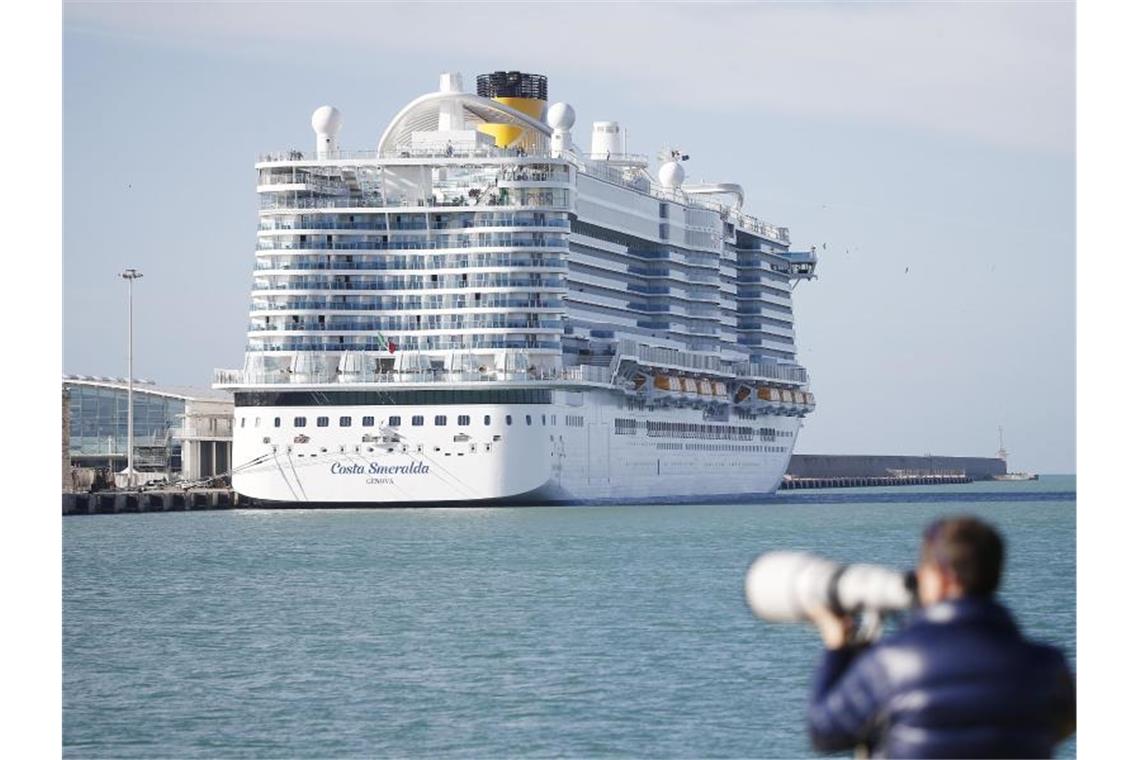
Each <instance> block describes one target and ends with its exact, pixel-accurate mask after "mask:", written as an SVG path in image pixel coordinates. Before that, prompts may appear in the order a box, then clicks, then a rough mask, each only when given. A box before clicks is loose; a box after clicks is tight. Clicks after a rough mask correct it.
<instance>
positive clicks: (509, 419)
mask: <svg viewBox="0 0 1140 760" xmlns="http://www.w3.org/2000/svg"><path fill="white" fill-rule="evenodd" d="M507 424H508V425H510V424H511V415H509V414H508V415H507Z"/></svg>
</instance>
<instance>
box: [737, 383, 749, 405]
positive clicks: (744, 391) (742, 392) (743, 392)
mask: <svg viewBox="0 0 1140 760" xmlns="http://www.w3.org/2000/svg"><path fill="white" fill-rule="evenodd" d="M751 396H752V389H751V388H749V387H748V386H747V385H742V386H740V387H739V388H737V389H736V395H735V396H733V400H734V401H735V402H736V403H738V404H743V403H744V402H745V401H747V400H748V399H749V398H750V397H751Z"/></svg>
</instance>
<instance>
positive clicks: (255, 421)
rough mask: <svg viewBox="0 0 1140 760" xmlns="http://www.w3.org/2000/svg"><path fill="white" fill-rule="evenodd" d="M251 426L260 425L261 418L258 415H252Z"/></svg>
mask: <svg viewBox="0 0 1140 760" xmlns="http://www.w3.org/2000/svg"><path fill="white" fill-rule="evenodd" d="M253 426H254V427H261V418H260V417H254V418H253Z"/></svg>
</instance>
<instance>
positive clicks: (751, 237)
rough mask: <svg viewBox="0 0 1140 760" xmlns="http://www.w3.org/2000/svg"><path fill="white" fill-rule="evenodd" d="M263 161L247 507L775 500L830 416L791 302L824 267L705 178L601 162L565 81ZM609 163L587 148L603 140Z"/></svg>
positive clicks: (515, 83)
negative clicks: (559, 96) (814, 415)
mask: <svg viewBox="0 0 1140 760" xmlns="http://www.w3.org/2000/svg"><path fill="white" fill-rule="evenodd" d="M311 124H312V127H313V130H314V132H315V133H316V146H315V151H314V152H313V153H304V152H301V151H286V152H283V153H279V154H270V155H264V156H261V157H260V159H259V160H258V162H257V164H256V171H257V194H258V199H259V211H258V220H259V224H258V232H257V250H256V254H255V264H254V272H253V288H252V297H251V305H250V313H249V324H248V340H247V345H246V353H245V361H244V365H243V366H242V368H241V369H238V370H216V371H215V376H214V387H216V388H219V389H225V390H228V391H231V392H232V393H233V394H234V417H235V419H234V426H233V434H234V440H233V458H232V462H233V468H232V482H233V487H234V489H235V490H236V491H237V492H238V493H239V494H241V495H242V496H243V497H246V498H247V499H250V500H252V501H254V502H255V503H260V504H266V505H281V506H297V505H307V506H335V505H362V506H363V505H374V506H396V505H400V506H467V505H489V504H516V505H531V504H534V505H538V504H558V503H561V504H566V503H607V502H638V503H646V502H665V501H698V500H707V499H718V500H720V499H742V498H754V497H757V496H760V495H764V494H770V493H772V492H773V491H775V490H776V489H777V488H778V487H779V485H780V483H781V481H782V479H783V475H784V472H785V470H786V468H787V465H788V461H789V459H790V457H791V454H792V449H793V448H794V446H795V442H796V437H797V435H798V432H799V430H800V428H801V426H802V424H803V420H804V417H805V416H806V415H807V414H808V413H810V412H811V411H812V410H813V409H814V408H815V397H814V396H813V394H812V393H811V391H810V386H809V378H808V374H807V372H806V371H805V369H804V367H802V366H801V365H800V364H799V363H798V362H797V360H796V344H795V332H794V328H793V317H792V290H793V288H794V286H795V285H796V284H798V282H799V281H801V280H806V279H812V278H813V277H814V276H815V269H816V263H817V258H816V255H815V252H814V249H811V250H807V251H793V250H791V247H790V241H789V236H788V230H787V229H786V228H784V227H777V226H773V225H771V224H769V223H767V222H763V221H760V220H759V219H757V218H755V217H753V216H750V215H748V214H746V213H744V211H743V205H744V190H743V188H742V187H741V186H740V185H739V184H737V183H733V182H691V181H686V177H685V174H686V172H685V167H684V163H685V161H687V159H688V156H687V155H685V154H684V152H682V151H681V150H679V149H674V148H666V149H662V150H661V151H660V153H659V154H658V155H657V156H655V157H654V160H652V161H651V159H650V158H649V157H648V156H645V155H636V154H632V153H630V152H628V150H627V146H626V144H625V143H626V139H625V138H626V136H625V132H624V130H622V128H621V126H620V124H619V123H618V122H615V121H595V122H593V124H592V125H591V129H590V133H589V135H588V136H587V137H586V138H585V139H584V140H582V142H583V145H581V146H580V145H578V144H576V142H575V136H574V134H573V128H574V124H575V113H574V109H573V108H572V107H571V105H570V104H568V103H565V102H558V103H548V102H547V80H546V77H545V76H542V75H538V74H530V73H523V72H518V71H498V72H494V73H489V74H482V75H479V76H478V77H477V78H476V92H475V93H472V92H468V91H465V90H464V88H463V80H462V77H461V75H459V74H455V73H447V74H443V75H441V77H440V82H439V90H438V91H436V92H430V93H428V94H425V95H422V96H420V97H417V98H415V99H414V100H412V101H411V102H409V103H408V104H407V105H405V106H404V107H403V108H402V109H400V110H399V112H398V113H396V115H395V116H394V117H393V118H392V120H391V122H390V123H389V124H388V125H387V126H385V127H384V128H383V130H382V131H381V132H380V134H379V140H378V142H377V145H376V148H375V149H373V150H368V151H367V152H364V153H354V152H349V151H343V150H341V148H340V146H339V144H338V133H339V130H340V128H341V124H342V116H341V114H340V112H339V111H338V110H337V109H336V108H333V107H331V106H323V107H321V108H318V109H317V110H316V112H314V113H313V115H312V120H311ZM587 141H588V147H587V146H586V142H587Z"/></svg>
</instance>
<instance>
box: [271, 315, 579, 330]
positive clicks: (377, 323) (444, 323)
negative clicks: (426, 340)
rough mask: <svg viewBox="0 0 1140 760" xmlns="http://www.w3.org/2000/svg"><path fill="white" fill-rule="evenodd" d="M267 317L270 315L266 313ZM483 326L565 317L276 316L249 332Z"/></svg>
mask: <svg viewBox="0 0 1140 760" xmlns="http://www.w3.org/2000/svg"><path fill="white" fill-rule="evenodd" d="M265 319H267V320H268V319H269V317H266V318H265ZM481 329H508V330H519V329H534V330H561V329H562V320H561V319H560V318H559V319H542V318H539V317H538V316H537V315H531V316H529V317H528V316H519V317H509V316H506V317H504V316H491V315H470V316H468V315H447V316H442V315H433V316H429V317H427V318H422V315H418V314H417V315H415V316H408V317H376V318H374V319H363V320H360V319H358V320H352V321H349V320H344V319H335V318H333V319H324V320H321V319H306V320H297V321H288V320H282V319H280V318H277V319H273V320H272V321H271V322H269V323H268V324H267V323H264V322H252V323H251V324H250V325H249V332H361V331H368V332H376V331H377V330H379V331H387V330H392V331H403V330H481Z"/></svg>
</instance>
